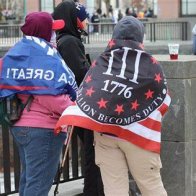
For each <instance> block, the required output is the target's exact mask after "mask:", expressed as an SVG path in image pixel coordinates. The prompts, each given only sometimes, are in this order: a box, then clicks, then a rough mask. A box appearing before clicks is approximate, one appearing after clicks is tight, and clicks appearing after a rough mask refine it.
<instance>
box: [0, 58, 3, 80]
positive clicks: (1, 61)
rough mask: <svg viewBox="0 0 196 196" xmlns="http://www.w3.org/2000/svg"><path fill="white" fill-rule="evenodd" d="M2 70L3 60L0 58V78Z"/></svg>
mask: <svg viewBox="0 0 196 196" xmlns="http://www.w3.org/2000/svg"><path fill="white" fill-rule="evenodd" d="M2 69H3V59H1V58H0V76H1V72H2Z"/></svg>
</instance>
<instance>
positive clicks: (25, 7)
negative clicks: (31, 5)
mask: <svg viewBox="0 0 196 196" xmlns="http://www.w3.org/2000/svg"><path fill="white" fill-rule="evenodd" d="M23 12H24V18H25V16H26V15H27V0H23Z"/></svg>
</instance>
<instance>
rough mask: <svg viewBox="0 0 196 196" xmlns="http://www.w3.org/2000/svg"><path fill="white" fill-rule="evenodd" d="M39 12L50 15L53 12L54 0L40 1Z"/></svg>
mask: <svg viewBox="0 0 196 196" xmlns="http://www.w3.org/2000/svg"><path fill="white" fill-rule="evenodd" d="M40 10H41V11H45V12H49V13H52V12H53V10H54V0H40Z"/></svg>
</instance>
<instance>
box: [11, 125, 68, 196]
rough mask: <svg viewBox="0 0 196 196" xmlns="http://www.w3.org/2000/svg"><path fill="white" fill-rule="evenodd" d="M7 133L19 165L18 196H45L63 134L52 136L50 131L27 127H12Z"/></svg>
mask: <svg viewBox="0 0 196 196" xmlns="http://www.w3.org/2000/svg"><path fill="white" fill-rule="evenodd" d="M11 133H12V135H13V137H14V140H15V142H16V144H17V146H18V150H19V155H20V160H21V164H22V172H21V176H20V185H19V194H20V196H47V195H48V192H49V191H50V188H51V186H52V183H53V179H54V177H55V174H56V172H57V168H58V163H59V158H60V154H61V150H62V147H63V143H64V140H65V138H66V134H65V133H60V134H59V135H58V136H55V135H54V133H53V130H52V129H45V128H31V127H12V128H11Z"/></svg>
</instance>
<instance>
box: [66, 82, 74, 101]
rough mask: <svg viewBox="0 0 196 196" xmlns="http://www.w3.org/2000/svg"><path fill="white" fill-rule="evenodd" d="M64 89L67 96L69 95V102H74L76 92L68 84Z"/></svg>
mask: <svg viewBox="0 0 196 196" xmlns="http://www.w3.org/2000/svg"><path fill="white" fill-rule="evenodd" d="M65 88H66V89H67V94H69V97H70V99H71V101H75V100H76V98H77V94H76V91H75V90H74V89H73V88H72V86H71V85H69V84H67V85H66V87H65Z"/></svg>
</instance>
